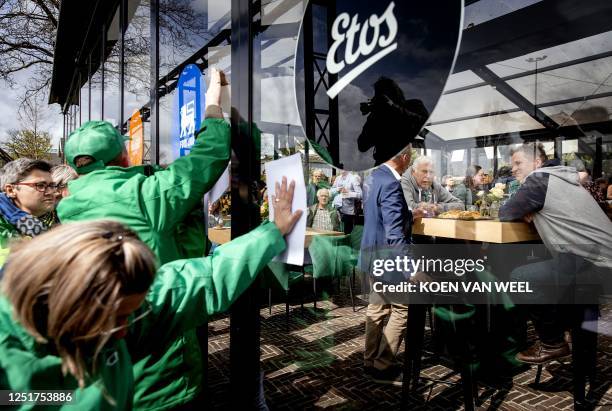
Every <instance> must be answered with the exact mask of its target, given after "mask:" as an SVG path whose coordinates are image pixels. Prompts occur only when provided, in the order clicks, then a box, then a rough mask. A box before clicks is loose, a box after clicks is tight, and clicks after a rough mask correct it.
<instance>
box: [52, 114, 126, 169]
mask: <svg viewBox="0 0 612 411" xmlns="http://www.w3.org/2000/svg"><path fill="white" fill-rule="evenodd" d="M128 140H129V137H126V136H123V135H121V133H119V131H118V130H117V129H116V128H115V127H113V125H112V124H111V123H109V122H108V121H88V122H87V123H85V124H83V125H82V126H81V127H79V128H77V129H76V130H74V131H73V132H72V133H70V135H69V136H68V140H67V141H66V145H65V146H64V153H65V154H66V161H67V162H68V164H70V166H71V167H73V168H74V169H75V170H77V172H78V173H79V174H84V173H85V172H87V171H86V170H85V169H86V168H90V166H85V167H81V169H79V168H77V167H76V165H75V164H74V160H75V159H76V158H77V157H79V156H91V157H93V158H94V159H96V161H97V162H102V163H103V164H104V165H106V164H107V163H109V162H110V161H112V160H114V159H116V158H117V157H118V156H119V155H120V154H121V153H122V152H123V150H124V149H125V142H126V141H128Z"/></svg>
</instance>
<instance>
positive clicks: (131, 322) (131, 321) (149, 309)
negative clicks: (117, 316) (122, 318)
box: [101, 300, 153, 335]
mask: <svg viewBox="0 0 612 411" xmlns="http://www.w3.org/2000/svg"><path fill="white" fill-rule="evenodd" d="M143 306H144V307H145V308H144V311H143V312H142V313H141V314H139V315H137V316H136V317H134V318H132V319H129V318H128V321H127V323H125V324H123V325H120V326H118V327H115V328H111V329H110V330H108V331H103V332H102V333H101V334H102V335H111V334H114V333H116V332H117V331H121V330H124V329H126V328H129V327H131V326H132V325H134V323H136V322H138V321H140V320H142V319H143V318H145V317H146V316H147V315H149V314H151V312H152V311H153V306H151V303H149V302H148V301H147V300H145V301H144V303H143Z"/></svg>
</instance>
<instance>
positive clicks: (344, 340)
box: [208, 290, 612, 410]
mask: <svg viewBox="0 0 612 411" xmlns="http://www.w3.org/2000/svg"><path fill="white" fill-rule="evenodd" d="M345 291H346V290H342V292H341V295H344V294H346V293H345ZM306 307H307V308H306V309H305V310H304V312H302V311H301V310H300V307H299V304H298V305H293V306H292V313H291V316H290V321H289V328H288V329H287V328H286V327H287V324H286V321H285V305H284V304H278V305H275V306H273V308H272V313H271V315H270V314H269V313H268V309H267V308H265V309H262V310H261V317H262V319H261V325H262V335H261V351H262V353H261V361H262V367H263V369H264V372H265V376H266V377H265V383H264V384H265V392H266V398H267V402H268V405H269V406H270V408H271V409H273V410H274V409H283V410H285V409H312V408H330V409H342V410H353V409H354V410H369V409H372V410H387V409H389V410H393V409H399V408H400V394H401V388H399V387H393V386H386V385H379V384H376V383H374V382H373V381H371V380H370V379H368V378H367V377H365V376H364V375H363V371H362V367H361V360H362V356H363V345H364V318H365V309H361V310H359V311H358V312H356V313H354V312H353V310H352V308H351V306H350V304H349V302H348V301H346V300H342V299H340V298H332V300H331V301H326V302H320V303H319V305H318V309H317V311H316V312H315V311H313V309H312V303H311V302H308V303H307V304H306ZM599 328H600V332H601V334H600V337H599V345H598V370H597V372H598V381H597V383H596V388H595V390H594V392H593V395H592V397H591V398H592V399H593V402H594V403H595V404H598V406H596V407H595V409H602V410H612V304H609V305H606V306H604V307H603V310H602V318H601V320H600V324H599ZM431 346H432V341H431V339H430V331H429V329H427V331H426V339H425V349H426V350H427V349H430V348H431ZM402 351H403V348H402ZM423 365H424V370H423V373H422V375H423V376H425V377H429V378H434V379H439V380H446V381H449V382H454V381H457V380H458V375H457V374H456V373H455V372H453V370H452V369H450V368H447V366H446V365H447V363H445V362H444V361H443V360H442V359H441V357H440V356H438V355H431V354H430V355H426V357H425V359H424V363H423ZM535 372H536V370H535V367H532V368H530V369H525V370H524V371H522V372H520V373H518V374H515V375H514V377H513V378H512V379H511V380H508V381H507V382H506V383H502V384H498V385H497V386H495V387H492V386H486V385H483V384H480V385H479V403H478V406H479V409H489V410H496V409H499V410H539V409H542V410H544V409H546V410H563V409H572V407H573V401H572V396H571V389H572V380H571V368H570V364H569V363H567V364H560V363H552V364H550V365H548V366H547V367H546V368H545V371H544V372H543V374H542V384H541V385H540V386H539V387H533V386H531V385H530V384H531V383H532V382H533V380H534V378H535ZM208 377H209V389H210V391H209V392H210V400H211V401H212V405H213V408H215V409H228V408H229V403H228V400H229V320H228V318H227V317H220V318H218V319H216V320H215V321H212V322H211V323H209V376H208ZM408 409H432V410H458V409H462V396H461V392H460V389H459V386H457V385H447V384H442V383H436V384H431V383H427V382H425V383H424V385H423V387H421V388H420V389H418V390H417V392H416V393H414V394H413V395H412V396H411V398H410V404H408Z"/></svg>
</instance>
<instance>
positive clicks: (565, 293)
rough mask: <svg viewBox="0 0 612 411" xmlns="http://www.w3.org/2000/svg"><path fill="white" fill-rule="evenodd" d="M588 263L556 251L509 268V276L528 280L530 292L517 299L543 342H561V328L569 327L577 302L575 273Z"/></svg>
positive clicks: (553, 343)
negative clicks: (555, 255)
mask: <svg viewBox="0 0 612 411" xmlns="http://www.w3.org/2000/svg"><path fill="white" fill-rule="evenodd" d="M590 267H592V266H591V265H590V263H588V262H586V261H585V260H584V259H582V258H580V257H576V256H572V255H569V254H559V255H557V257H555V258H553V259H550V260H544V261H540V262H537V263H533V264H528V265H524V266H521V267H518V268H516V269H515V270H514V271H513V272H512V274H511V277H512V280H514V281H527V282H529V283H530V285H531V288H533V291H534V292H533V294H530V295H523V296H521V297H522V298H520V300H519V301H517V302H518V303H519V305H523V306H522V308H524V309H525V310H526V311H527V313H528V315H529V317H530V318H531V321H532V323H533V326H534V328H535V330H536V333H537V334H538V337H539V338H540V341H542V343H544V344H547V345H558V344H560V343H563V336H564V332H565V330H567V329H569V326H570V323H571V318H572V314H573V312H574V311H575V306H576V303H577V301H576V299H577V296H576V289H577V284H576V276H577V274H579V273H580V274H583V273H584V272H585V271H588V270H589V268H590ZM578 288H582V287H578ZM517 298H519V297H517Z"/></svg>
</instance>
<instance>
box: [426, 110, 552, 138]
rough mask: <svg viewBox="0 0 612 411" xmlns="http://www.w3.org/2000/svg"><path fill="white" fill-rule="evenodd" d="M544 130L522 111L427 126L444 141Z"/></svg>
mask: <svg viewBox="0 0 612 411" xmlns="http://www.w3.org/2000/svg"><path fill="white" fill-rule="evenodd" d="M543 128H544V126H543V125H542V124H540V123H539V122H538V121H536V120H534V119H533V117H531V116H530V115H528V114H527V113H525V112H522V111H519V112H515V113H508V114H499V115H496V116H487V117H479V118H475V119H470V120H463V121H454V122H451V123H444V124H437V125H432V126H427V129H428V130H429V131H431V132H433V133H435V134H437V135H438V136H440V138H442V139H444V140H457V139H462V138H470V137H477V136H487V135H496V134H503V133H513V132H519V131H525V130H537V129H543Z"/></svg>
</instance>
